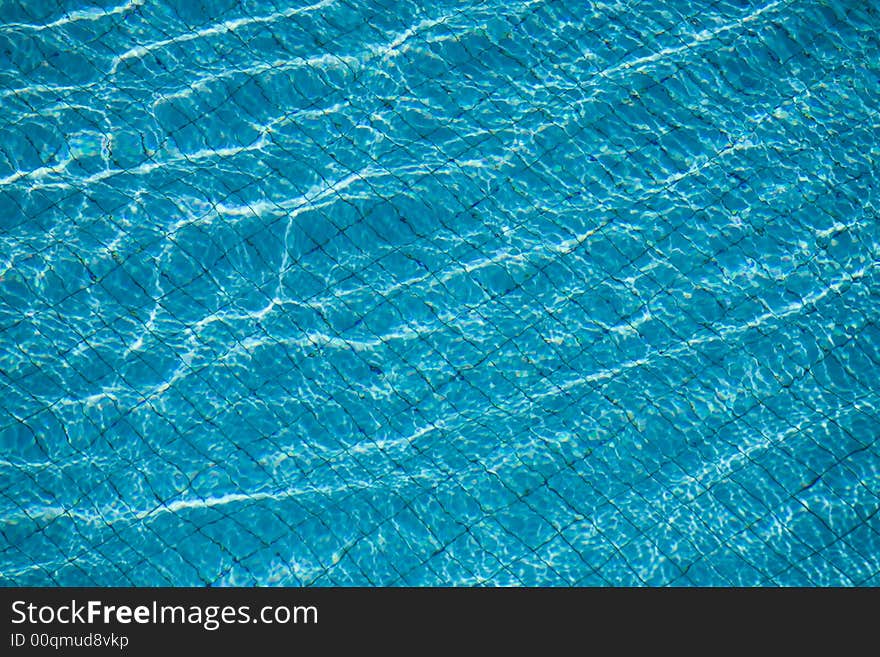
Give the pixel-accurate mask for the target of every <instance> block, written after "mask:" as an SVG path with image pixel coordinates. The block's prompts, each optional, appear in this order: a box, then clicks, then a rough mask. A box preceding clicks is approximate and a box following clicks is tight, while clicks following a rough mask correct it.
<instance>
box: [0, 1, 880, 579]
mask: <svg viewBox="0 0 880 657" xmlns="http://www.w3.org/2000/svg"><path fill="white" fill-rule="evenodd" d="M119 3H120V0H109V1H106V0H99V1H97V2H93V3H89V4H86V3H84V2H83V0H72V1H66V0H51V1H49V2H43V1H33V2H31V1H29V2H3V3H0V382H2V395H0V449H2V454H0V583H2V584H5V585H45V584H62V585H124V584H134V585H159V584H165V585H168V584H171V585H201V584H212V585H233V584H234V585H248V584H261V585H270V584H284V585H300V584H306V585H328V584H331V585H333V584H372V585H427V584H492V585H507V584H516V585H519V584H523V585H535V584H541V585H574V584H577V585H593V584H599V585H607V584H613V585H642V584H649V585H666V584H673V585H756V584H768V585H776V584H778V585H798V584H804V585H872V584H873V585H878V584H880V515H878V508H880V440H878V439H880V410H878V409H880V398H878V396H880V385H878V381H880V323H878V320H880V276H878V263H880V223H878V167H877V164H878V157H880V114H878V102H877V99H878V98H880V39H878V27H880V5H878V4H877V2H873V1H869V2H866V1H864V0H852V1H831V0H829V1H820V0H777V1H773V2H767V1H766V0H760V2H749V1H737V0H719V1H715V2H707V1H699V2H697V1H695V2H684V1H681V0H679V1H676V2H657V1H656V0H643V1H641V2H639V1H637V0H636V1H614V0H609V1H608V2H572V1H557V2H554V1H546V2H542V1H540V0H531V1H528V2H501V1H498V0H492V1H488V2H388V1H385V2H377V1H366V2H352V1H351V0H321V1H320V2H316V3H314V4H304V3H296V2H294V3H290V2H286V1H283V0H277V1H271V0H250V1H241V2H239V1H234V0H228V1H217V2H214V1H205V2H199V3H193V2H185V1H183V0H167V1H162V2H159V1H152V0H143V1H139V0H132V1H129V2H125V3H122V4H119Z"/></svg>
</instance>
